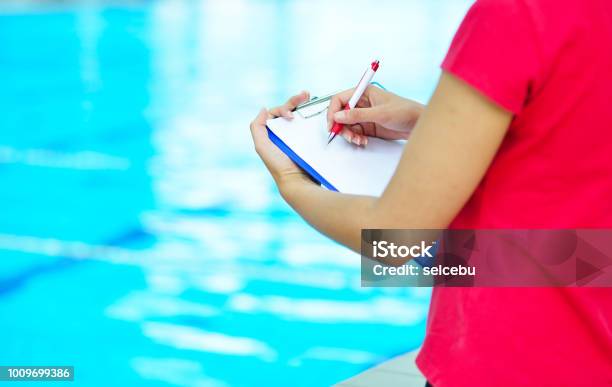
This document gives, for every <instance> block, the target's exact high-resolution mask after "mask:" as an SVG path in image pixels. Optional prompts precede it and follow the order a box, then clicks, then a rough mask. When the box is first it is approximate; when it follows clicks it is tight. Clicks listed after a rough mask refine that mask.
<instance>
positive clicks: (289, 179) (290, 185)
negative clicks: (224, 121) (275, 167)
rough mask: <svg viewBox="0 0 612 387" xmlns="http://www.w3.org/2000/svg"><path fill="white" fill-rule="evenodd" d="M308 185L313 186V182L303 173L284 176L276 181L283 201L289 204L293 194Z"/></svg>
mask: <svg viewBox="0 0 612 387" xmlns="http://www.w3.org/2000/svg"><path fill="white" fill-rule="evenodd" d="M308 184H313V182H312V180H310V179H309V178H308V176H306V175H305V174H303V173H288V174H282V175H280V176H279V177H278V178H277V179H276V185H277V186H278V190H279V191H280V194H281V196H282V197H283V199H285V201H287V202H289V201H290V199H291V197H292V193H293V192H295V190H296V189H299V188H300V187H303V186H305V185H308Z"/></svg>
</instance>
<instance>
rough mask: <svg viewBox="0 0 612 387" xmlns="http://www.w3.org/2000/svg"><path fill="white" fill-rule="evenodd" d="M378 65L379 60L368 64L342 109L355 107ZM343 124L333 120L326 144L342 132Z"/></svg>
mask: <svg viewBox="0 0 612 387" xmlns="http://www.w3.org/2000/svg"><path fill="white" fill-rule="evenodd" d="M379 65H380V61H377V60H375V61H374V62H372V64H370V67H368V69H367V70H366V71H365V73H363V76H362V77H361V80H360V81H359V83H358V84H357V87H356V88H355V91H354V92H353V96H352V97H351V99H349V101H348V103H347V104H346V106H345V107H344V110H350V109H354V108H355V105H357V102H359V100H360V99H361V96H362V95H363V93H364V92H365V90H366V88H367V87H368V85H369V84H370V82H372V78H374V74H376V70H378V66H379ZM343 126H344V124H340V123H338V122H334V125H333V126H332V128H331V130H330V132H329V140H328V141H327V143H328V144H329V143H330V142H332V140H333V139H334V138H336V136H337V135H338V133H340V132H342V127H343Z"/></svg>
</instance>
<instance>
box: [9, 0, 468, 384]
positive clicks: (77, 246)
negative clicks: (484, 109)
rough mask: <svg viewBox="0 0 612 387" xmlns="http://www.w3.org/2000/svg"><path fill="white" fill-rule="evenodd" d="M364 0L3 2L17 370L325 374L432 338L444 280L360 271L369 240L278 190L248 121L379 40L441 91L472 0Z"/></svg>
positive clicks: (410, 92) (419, 92) (113, 377)
mask: <svg viewBox="0 0 612 387" xmlns="http://www.w3.org/2000/svg"><path fill="white" fill-rule="evenodd" d="M351 4H353V3H352V2H350V1H338V2H333V4H332V3H331V2H325V1H322V0H317V1H293V2H292V1H280V0H279V1H263V0H262V1H238V0H236V1H212V0H211V1H142V2H139V1H136V2H128V3H119V2H115V3H104V2H96V1H87V2H58V3H48V2H45V3H26V4H21V3H20V2H5V3H3V4H2V5H1V6H0V187H1V189H0V336H1V342H0V364H1V365H30V364H31V365H74V366H75V378H76V380H75V383H74V385H79V386H81V385H82V386H110V385H113V386H141V385H142V386H144V385H146V386H169V385H190V386H264V385H265V386H274V385H278V386H287V385H290V386H319V385H321V386H322V385H329V384H332V383H334V382H337V381H340V380H342V379H345V378H347V377H349V376H351V375H353V374H355V373H357V372H359V371H361V370H363V369H366V368H368V367H370V366H372V365H374V364H376V363H378V362H380V361H383V360H385V359H388V358H389V357H392V356H394V355H397V354H399V353H403V352H406V351H408V350H411V349H414V348H416V347H418V346H419V345H420V342H421V341H422V339H423V334H424V324H425V319H426V313H427V308H428V301H429V292H428V291H427V290H423V289H365V288H360V285H359V257H358V256H357V255H355V254H353V253H350V252H347V251H346V250H345V249H343V248H341V247H339V246H337V245H335V244H334V243H333V242H330V241H328V240H327V239H325V238H324V237H322V236H320V235H318V234H317V233H316V232H315V231H313V230H312V229H310V228H309V227H308V226H307V225H306V224H305V223H304V222H303V221H302V220H301V219H299V218H298V217H297V216H296V215H295V214H294V213H293V212H292V211H291V209H290V208H289V207H288V206H287V205H285V204H284V203H283V202H282V200H281V198H280V196H279V195H278V193H277V191H276V189H275V187H274V185H273V184H272V181H271V179H270V177H269V176H268V175H267V173H266V172H265V170H264V168H263V166H262V164H261V163H260V161H259V160H258V159H257V157H256V155H255V154H254V152H253V151H252V145H251V140H250V134H249V132H248V124H249V121H250V120H251V119H252V117H253V116H254V115H255V114H256V113H257V110H258V108H259V107H261V106H263V105H268V106H269V105H272V104H277V103H281V102H282V101H283V100H284V99H285V98H286V97H287V96H289V95H291V94H292V93H296V92H298V91H300V90H302V89H304V88H309V90H310V91H311V92H312V93H313V95H322V94H326V93H328V92H331V91H335V90H340V89H343V88H347V87H350V86H352V84H353V83H354V82H355V81H356V79H357V78H358V77H359V75H360V74H361V71H362V70H363V67H364V66H365V64H367V63H368V62H369V61H370V59H371V57H372V56H373V55H376V56H377V57H380V58H381V60H382V66H381V70H380V71H379V76H377V77H378V78H377V80H378V81H379V82H381V83H382V84H384V85H385V86H386V87H387V88H388V89H390V90H392V91H395V92H398V93H399V94H402V95H405V96H410V97H413V98H416V99H418V100H421V101H426V100H427V98H428V96H429V95H430V94H431V91H432V90H433V88H434V86H435V81H436V78H437V76H438V74H439V70H438V67H437V66H438V64H439V62H440V61H441V59H442V57H443V55H444V51H445V49H446V47H447V46H448V43H449V41H450V38H451V37H452V33H453V30H454V29H455V28H456V26H457V25H458V23H459V21H460V19H461V17H462V15H463V14H464V12H465V10H466V7H467V6H468V2H467V1H458V0H436V1H416V0H413V1H408V2H406V1H401V2H400V1H363V2H362V3H360V5H359V7H355V6H350V5H351ZM338 15H342V17H340V18H339V17H338ZM20 385H27V384H20Z"/></svg>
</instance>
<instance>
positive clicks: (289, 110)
mask: <svg viewBox="0 0 612 387" xmlns="http://www.w3.org/2000/svg"><path fill="white" fill-rule="evenodd" d="M309 99H310V93H309V92H307V91H302V92H301V93H300V94H297V95H294V96H293V97H291V98H289V100H288V101H287V102H285V104H283V105H281V106H278V107H275V108H273V109H271V110H270V113H272V114H273V115H275V116H277V117H284V118H288V119H292V118H293V110H295V108H296V107H297V106H298V105H299V104H301V103H304V102H306V101H308V100H309Z"/></svg>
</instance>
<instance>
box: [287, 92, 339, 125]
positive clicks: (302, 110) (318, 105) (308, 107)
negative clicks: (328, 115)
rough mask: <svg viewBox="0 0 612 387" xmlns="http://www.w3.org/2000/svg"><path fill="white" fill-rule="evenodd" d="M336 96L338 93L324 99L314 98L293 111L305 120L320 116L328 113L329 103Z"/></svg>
mask: <svg viewBox="0 0 612 387" xmlns="http://www.w3.org/2000/svg"><path fill="white" fill-rule="evenodd" d="M336 94H338V93H331V94H328V95H326V96H323V97H313V98H311V99H310V101H307V102H304V103H302V104H300V105H298V106H297V107H296V108H295V109H294V110H293V111H294V112H296V113H298V114H299V115H300V116H302V118H304V119H308V118H312V117H315V116H318V115H319V114H322V113H323V112H325V111H327V108H328V107H329V101H330V100H331V99H332V97H333V96H334V95H336ZM326 102H327V103H326Z"/></svg>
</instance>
